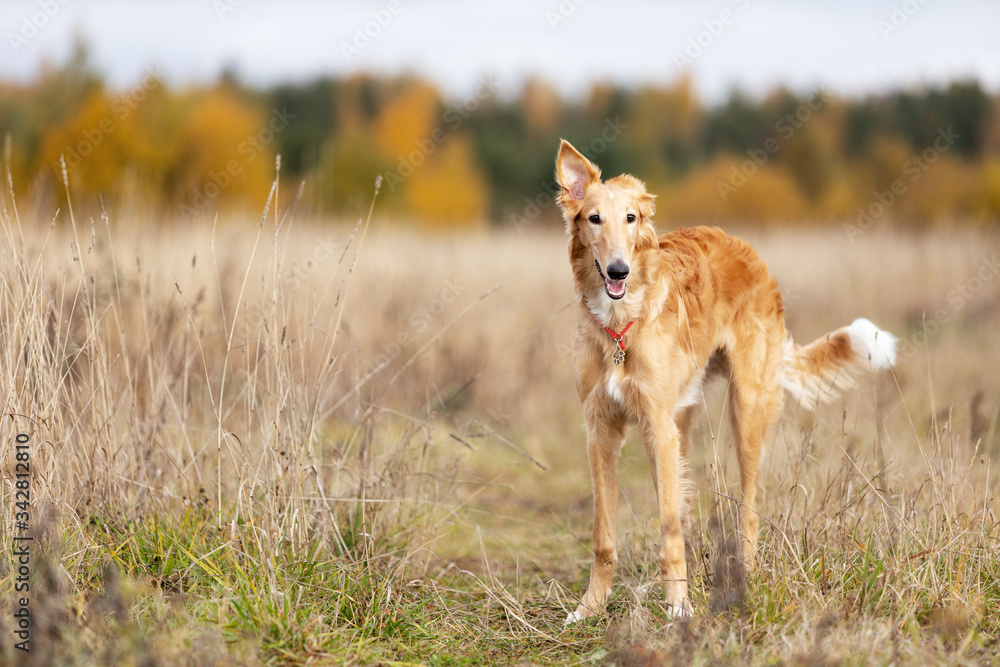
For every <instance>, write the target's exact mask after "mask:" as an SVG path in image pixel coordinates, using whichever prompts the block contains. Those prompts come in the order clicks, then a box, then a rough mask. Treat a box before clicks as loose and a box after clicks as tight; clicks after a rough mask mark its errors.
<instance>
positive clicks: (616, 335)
mask: <svg viewBox="0 0 1000 667" xmlns="http://www.w3.org/2000/svg"><path fill="white" fill-rule="evenodd" d="M594 321H595V322H597V326H599V327H601V328H602V329H604V330H605V331H607V332H608V335H609V336H611V338H613V339H614V341H615V342H616V343H618V347H619V349H621V351H622V352H624V351H625V343H624V342H623V341H622V339H623V338H625V332H626V331H628V330H629V329H630V328H631V327H632V325H633V324H635V320H632V321H631V322H629V323H628V324H626V325H625V328H624V329H622V332H621V333H615V332H614V331H613V330H611V329H609V328H607V327H606V326H604V325H603V324H601V321H600V320H599V319H597V316H596V315H594Z"/></svg>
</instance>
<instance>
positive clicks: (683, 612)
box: [667, 601, 692, 621]
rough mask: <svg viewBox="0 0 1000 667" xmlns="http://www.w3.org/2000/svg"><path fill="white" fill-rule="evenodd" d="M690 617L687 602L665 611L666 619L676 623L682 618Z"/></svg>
mask: <svg viewBox="0 0 1000 667" xmlns="http://www.w3.org/2000/svg"><path fill="white" fill-rule="evenodd" d="M691 615H692V612H691V603H690V602H687V601H685V602H683V603H681V604H672V605H670V609H668V610H667V618H669V619H670V620H671V621H677V620H680V619H682V618H690V617H691Z"/></svg>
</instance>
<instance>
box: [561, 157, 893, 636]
mask: <svg viewBox="0 0 1000 667" xmlns="http://www.w3.org/2000/svg"><path fill="white" fill-rule="evenodd" d="M556 179H557V181H558V183H559V185H560V186H561V188H562V191H561V193H560V195H559V197H558V202H559V206H560V207H561V209H562V211H563V216H564V218H565V220H566V231H567V234H568V235H569V257H570V264H571V265H572V269H573V281H574V288H575V291H576V296H577V300H578V307H577V311H578V314H577V338H576V344H575V348H574V363H575V366H576V384H577V391H578V393H579V395H580V400H581V402H582V404H583V414H584V419H585V421H586V427H587V453H588V457H589V460H590V470H591V478H592V482H593V488H594V565H593V569H592V571H591V575H590V584H589V586H588V588H587V591H586V593H585V594H584V596H583V600H582V601H581V603H580V606H579V607H578V608H577V610H576V611H575V612H573V613H572V614H570V616H569V618H568V619H567V622H572V621H576V620H579V619H581V618H585V617H587V616H590V615H592V614H594V613H597V612H599V611H601V610H603V608H604V604H605V602H606V600H607V598H608V596H609V594H610V592H611V581H612V576H613V574H614V570H615V564H616V562H617V552H616V548H615V534H614V533H615V515H616V512H617V504H618V457H619V452H620V449H621V447H622V445H623V443H624V438H625V428H626V426H627V425H628V423H630V422H633V423H636V424H638V426H639V428H640V429H641V431H642V434H643V436H644V440H645V446H646V454H647V456H648V457H649V461H650V465H651V467H652V469H653V481H654V484H655V487H656V493H657V499H658V505H659V515H660V537H661V546H660V553H659V559H660V570H661V575H662V581H663V585H664V589H665V593H666V601H667V604H668V606H669V608H670V609H671V611H672V612H673V613H675V614H687V613H690V603H689V601H688V594H687V588H688V582H687V564H686V562H685V558H684V531H683V529H682V515H681V514H682V509H683V508H684V506H685V505H686V503H685V502H684V496H685V494H684V484H685V479H684V466H685V462H686V460H687V449H688V444H689V432H690V429H691V425H692V421H693V418H694V416H695V406H696V405H697V404H698V403H699V401H700V397H701V393H700V392H701V389H702V386H703V385H704V383H705V382H706V381H707V380H708V379H710V378H711V377H712V376H715V375H725V376H727V377H728V379H729V381H730V383H731V387H730V391H729V394H728V395H729V400H730V403H731V410H730V414H731V417H732V421H733V432H734V433H735V435H736V448H737V453H738V457H737V458H738V461H739V466H740V486H741V493H742V496H741V498H740V501H741V505H740V512H739V518H738V521H739V535H740V541H739V555H740V557H741V559H742V560H743V562H744V564H745V565H746V566H748V567H752V566H753V563H754V553H755V550H756V542H757V530H758V524H759V522H758V516H757V512H756V510H755V508H754V496H755V494H756V488H757V481H758V466H759V461H760V452H761V445H762V442H763V440H764V438H765V436H766V434H767V432H768V429H769V428H770V426H771V425H772V424H773V422H774V421H775V419H776V417H777V415H778V413H779V411H780V410H781V408H782V405H783V401H784V390H785V389H787V390H789V391H790V392H791V393H792V394H793V395H794V396H795V397H796V398H797V399H798V400H799V401H800V403H801V404H802V405H803V406H804V407H806V408H809V409H811V408H813V407H815V405H816V404H817V403H819V402H821V401H823V400H826V399H828V398H829V396H830V394H831V392H832V391H837V390H842V389H844V388H846V387H848V386H850V383H851V382H852V379H851V378H852V377H853V372H854V371H857V370H859V369H862V368H875V369H877V368H883V367H887V366H889V365H892V363H894V360H895V339H894V338H893V337H892V335H891V334H888V333H886V332H884V331H881V330H879V329H878V328H877V327H875V326H874V325H873V324H871V322H869V321H868V320H863V319H862V320H857V321H856V322H855V323H854V324H852V325H850V326H849V327H844V328H843V329H840V330H838V331H836V332H833V333H831V334H829V335H827V336H825V337H824V338H821V339H819V340H817V341H815V342H813V343H811V344H810V345H808V346H806V347H801V346H798V345H796V344H795V343H793V342H792V341H791V339H790V338H789V336H788V335H787V333H786V331H785V322H784V307H783V305H782V301H781V293H780V292H779V291H778V285H777V283H776V282H775V280H774V278H772V277H771V275H770V273H769V272H768V269H767V265H766V264H765V263H764V262H763V261H762V260H761V259H760V258H759V257H758V256H757V253H756V252H755V251H754V249H753V247H752V246H751V245H750V244H749V243H747V242H746V241H743V240H742V239H738V238H735V237H732V236H729V235H727V234H726V233H725V232H723V231H722V230H720V229H717V228H709V227H695V228H690V229H678V230H675V231H673V232H670V233H669V234H664V235H663V236H659V237H658V236H657V234H656V230H655V228H654V227H653V222H652V216H653V213H654V211H655V206H654V197H653V195H651V194H649V193H648V192H647V191H646V188H645V186H644V184H643V183H642V181H640V180H638V179H637V178H635V177H633V176H629V175H622V176H617V177H615V178H611V179H609V180H607V181H601V178H600V170H599V169H598V168H597V167H596V166H595V165H594V164H592V163H591V162H590V161H589V160H587V159H586V158H585V157H584V156H583V155H581V154H580V153H579V152H578V151H577V150H576V149H575V148H573V146H571V145H570V144H569V143H568V142H566V141H563V142H562V144H561V146H560V148H559V154H558V157H557V159H556ZM629 323H632V324H631V326H630V328H629V329H628V331H627V333H626V334H625V335H624V336H623V337H622V344H623V345H624V346H625V355H624V361H623V363H622V364H621V365H617V364H616V363H615V362H614V360H613V358H614V355H615V353H616V352H618V351H619V347H620V346H619V344H618V343H617V342H616V341H615V340H614V339H613V338H612V334H611V333H609V332H608V331H607V330H606V329H610V330H611V331H612V332H614V333H615V334H616V335H618V334H619V333H620V332H621V331H622V330H624V329H625V328H626V327H627V326H629Z"/></svg>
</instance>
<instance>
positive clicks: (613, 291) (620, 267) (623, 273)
mask: <svg viewBox="0 0 1000 667" xmlns="http://www.w3.org/2000/svg"><path fill="white" fill-rule="evenodd" d="M594 266H596V267H597V272H598V273H599V274H601V278H603V279H604V291H605V292H607V294H608V296H609V297H611V298H612V299H616V300H617V299H620V298H622V297H623V296H625V279H626V278H628V265H627V264H625V262H623V261H621V260H613V261H612V262H611V263H610V264H608V273H607V275H605V274H604V271H602V270H601V263H600V262H599V261H598V260H597V258H594Z"/></svg>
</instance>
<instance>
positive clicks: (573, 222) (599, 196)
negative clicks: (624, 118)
mask: <svg viewBox="0 0 1000 667" xmlns="http://www.w3.org/2000/svg"><path fill="white" fill-rule="evenodd" d="M556 181H558V183H559V185H560V187H561V188H562V192H561V193H560V194H559V196H558V197H557V201H558V202H559V208H561V209H562V212H563V217H564V218H565V219H566V230H567V231H568V232H569V234H570V236H571V237H572V238H574V239H576V240H578V241H579V242H580V243H581V244H582V245H583V246H584V247H585V248H590V249H591V251H592V252H593V254H594V264H595V271H597V272H598V273H599V274H600V276H601V278H603V279H604V291H605V292H607V294H608V296H609V297H611V298H612V299H621V298H622V297H623V296H625V291H626V283H627V281H628V275H629V269H630V267H631V264H632V258H633V255H634V253H635V252H636V250H638V249H640V248H644V247H647V246H650V245H651V246H652V247H656V243H657V240H656V231H655V229H654V228H653V223H652V220H651V218H652V216H653V213H654V212H655V210H656V207H655V206H654V205H653V199H654V196H653V195H651V194H649V193H648V192H646V186H645V185H643V183H642V181H640V180H639V179H637V178H635V177H634V176H629V175H628V174H623V175H621V176H616V177H615V178H611V179H608V180H607V181H601V170H600V169H598V168H597V166H596V165H594V164H593V163H592V162H591V161H590V160H588V159H587V158H585V157H583V155H581V154H580V152H579V151H578V150H576V149H575V148H573V146H571V145H570V143H569V142H568V141H566V140H563V142H562V144H561V145H560V146H559V155H558V156H557V157H556Z"/></svg>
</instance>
